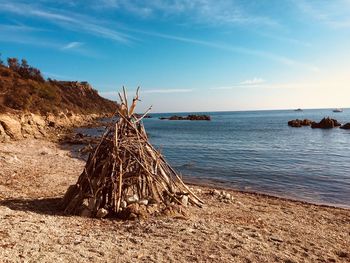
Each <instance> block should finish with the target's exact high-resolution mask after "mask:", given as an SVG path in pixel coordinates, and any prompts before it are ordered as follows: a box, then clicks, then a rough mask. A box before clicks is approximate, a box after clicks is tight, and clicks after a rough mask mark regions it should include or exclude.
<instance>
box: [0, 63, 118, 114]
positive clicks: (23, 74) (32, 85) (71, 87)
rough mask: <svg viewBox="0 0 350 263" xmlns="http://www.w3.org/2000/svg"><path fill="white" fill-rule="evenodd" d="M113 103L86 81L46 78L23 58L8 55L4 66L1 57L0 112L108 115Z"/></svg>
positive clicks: (113, 108)
mask: <svg viewBox="0 0 350 263" xmlns="http://www.w3.org/2000/svg"><path fill="white" fill-rule="evenodd" d="M116 106H117V104H116V103H115V102H113V101H110V100H107V99H105V98H102V97H101V96H99V94H98V92H97V91H96V90H95V89H93V88H92V87H91V86H90V85H89V84H88V83H87V82H78V81H57V80H51V79H48V80H45V79H44V78H43V76H42V74H41V72H40V70H39V69H36V68H34V67H32V66H30V65H28V63H27V61H26V60H24V59H22V60H21V62H19V61H18V59H16V58H8V59H7V65H5V63H4V62H3V61H2V60H1V59H0V113H4V112H16V111H25V112H32V113H38V114H48V113H52V114H58V113H60V112H65V113H69V112H70V113H76V114H92V113H94V114H108V113H112V112H114V111H115V110H116Z"/></svg>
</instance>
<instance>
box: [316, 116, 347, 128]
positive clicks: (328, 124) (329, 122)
mask: <svg viewBox="0 0 350 263" xmlns="http://www.w3.org/2000/svg"><path fill="white" fill-rule="evenodd" d="M340 125H341V124H340V123H339V122H338V121H337V120H335V119H331V118H329V117H327V118H323V119H322V120H321V121H320V122H319V123H317V122H314V123H312V125H311V128H313V129H314V128H320V129H332V128H335V127H339V126H340Z"/></svg>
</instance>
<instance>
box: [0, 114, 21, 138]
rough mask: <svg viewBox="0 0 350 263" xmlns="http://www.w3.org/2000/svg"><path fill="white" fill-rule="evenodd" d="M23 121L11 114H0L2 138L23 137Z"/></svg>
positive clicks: (0, 134) (0, 133)
mask: <svg viewBox="0 0 350 263" xmlns="http://www.w3.org/2000/svg"><path fill="white" fill-rule="evenodd" d="M21 129H22V127H21V123H20V120H19V119H17V118H12V117H11V116H10V115H0V136H1V137H0V140H1V141H5V140H9V139H20V138H21V137H22V131H21Z"/></svg>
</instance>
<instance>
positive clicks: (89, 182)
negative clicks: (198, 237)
mask: <svg viewBox="0 0 350 263" xmlns="http://www.w3.org/2000/svg"><path fill="white" fill-rule="evenodd" d="M119 97H120V100H121V103H120V105H121V106H120V108H119V110H118V111H117V114H116V117H117V118H116V119H117V121H116V122H115V124H114V125H113V124H111V125H109V127H108V128H107V129H106V132H105V133H104V135H103V136H102V138H101V141H100V143H99V144H98V145H97V146H96V148H95V149H94V151H93V153H92V154H90V156H89V158H88V161H87V163H86V166H85V168H84V171H83V172H82V174H81V175H80V177H79V179H78V182H77V183H76V185H74V186H71V187H69V188H68V190H67V193H66V195H65V197H64V199H63V205H64V208H65V212H66V213H70V214H81V215H85V216H91V217H104V216H106V215H107V214H109V215H115V216H119V217H123V216H125V214H126V213H128V212H129V216H130V215H132V214H133V213H135V207H141V206H146V210H147V211H149V210H150V209H149V208H150V207H149V206H150V205H152V204H153V205H159V207H160V206H162V207H163V208H167V207H174V206H175V205H178V206H180V207H181V206H182V205H187V203H184V202H183V200H184V199H185V200H187V198H188V201H189V202H190V203H191V204H194V205H197V206H202V204H203V202H202V201H201V200H200V199H199V198H198V197H197V196H196V195H195V194H194V193H193V192H192V191H191V190H190V189H189V188H188V187H187V186H186V185H185V183H184V182H183V181H182V179H181V178H180V176H179V175H178V174H177V173H176V171H175V170H174V169H173V168H172V167H171V166H170V165H169V164H168V163H167V162H166V160H165V158H164V157H163V156H162V155H161V154H160V152H158V151H157V150H156V149H155V148H154V147H153V146H152V145H151V144H150V142H149V141H148V137H147V134H146V131H145V129H144V126H143V123H142V122H141V120H142V119H143V117H144V116H146V115H147V114H148V112H149V111H150V109H149V110H147V111H146V113H145V114H143V115H142V116H141V117H140V118H136V116H135V114H134V111H135V108H136V104H137V101H139V89H137V91H136V96H135V97H134V99H133V102H132V104H131V106H130V109H128V108H127V105H128V102H127V94H126V90H125V88H124V87H123V94H122V95H121V94H119ZM184 197H185V198H184ZM180 210H181V209H180Z"/></svg>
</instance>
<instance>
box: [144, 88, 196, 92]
mask: <svg viewBox="0 0 350 263" xmlns="http://www.w3.org/2000/svg"><path fill="white" fill-rule="evenodd" d="M184 92H192V89H151V90H144V91H143V93H184Z"/></svg>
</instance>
